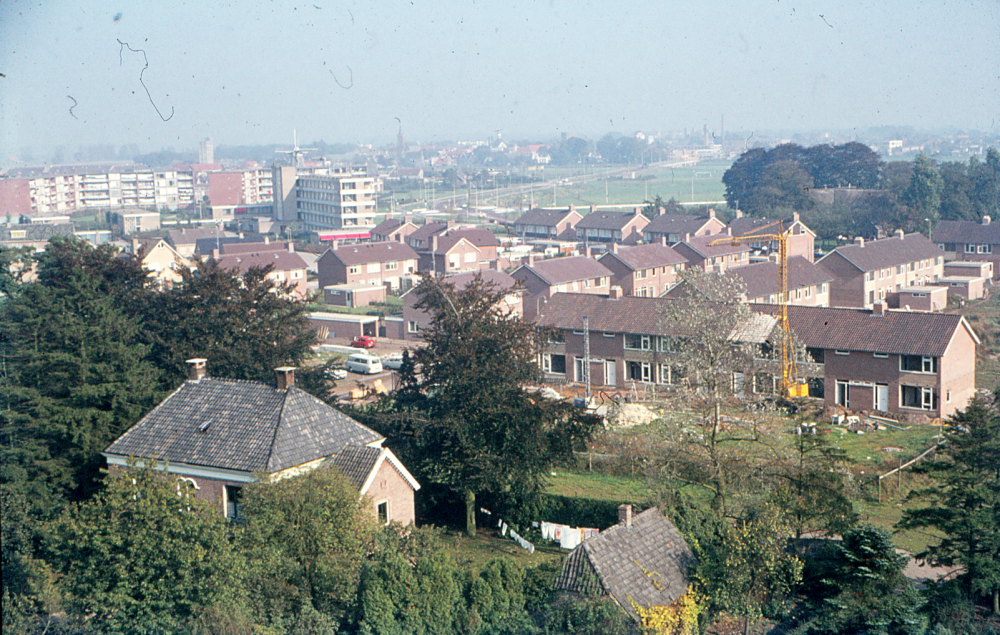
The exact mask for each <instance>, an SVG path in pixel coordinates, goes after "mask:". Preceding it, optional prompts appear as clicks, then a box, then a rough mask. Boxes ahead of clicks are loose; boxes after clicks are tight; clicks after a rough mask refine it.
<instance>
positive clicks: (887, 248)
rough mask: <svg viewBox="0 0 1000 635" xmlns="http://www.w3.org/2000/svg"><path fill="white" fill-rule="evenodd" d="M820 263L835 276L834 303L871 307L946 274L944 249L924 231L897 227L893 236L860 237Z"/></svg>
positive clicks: (818, 263) (832, 252) (929, 284)
mask: <svg viewBox="0 0 1000 635" xmlns="http://www.w3.org/2000/svg"><path fill="white" fill-rule="evenodd" d="M816 264H817V265H819V266H820V267H822V268H823V269H825V270H826V271H827V272H829V273H830V275H831V276H833V282H832V283H830V306H839V307H860V308H871V307H872V306H874V305H875V304H876V303H877V302H883V301H886V300H890V301H891V300H893V298H892V297H891V296H892V295H893V294H895V293H897V292H899V291H900V290H901V289H903V288H904V287H914V286H932V285H933V283H935V282H937V281H938V279H939V278H940V277H941V276H942V275H944V251H942V250H941V248H940V247H938V246H937V245H935V244H934V243H932V242H931V241H930V240H928V239H927V237H926V236H924V235H922V234H917V233H913V234H904V233H903V231H902V230H899V229H897V230H896V232H895V234H894V235H893V236H892V238H883V239H881V240H872V241H867V242H866V241H865V239H864V238H861V237H860V236H859V237H857V238H855V239H854V244H853V245H841V246H840V247H837V248H836V249H834V250H833V251H831V252H830V253H828V254H827V255H825V256H823V257H822V258H821V259H820V260H819V261H817V262H816Z"/></svg>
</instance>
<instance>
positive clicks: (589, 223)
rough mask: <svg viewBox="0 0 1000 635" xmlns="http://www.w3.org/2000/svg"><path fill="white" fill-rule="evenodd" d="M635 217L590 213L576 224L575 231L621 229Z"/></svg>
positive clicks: (621, 214)
mask: <svg viewBox="0 0 1000 635" xmlns="http://www.w3.org/2000/svg"><path fill="white" fill-rule="evenodd" d="M640 216H641V214H640ZM635 217H636V214H635V213H627V212H591V213H589V214H587V215H586V216H584V217H583V218H582V219H581V220H580V222H579V223H577V224H576V228H577V229H621V228H622V227H625V226H626V225H628V224H629V222H631V221H632V220H634V219H635Z"/></svg>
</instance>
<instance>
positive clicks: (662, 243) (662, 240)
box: [660, 234, 667, 247]
mask: <svg viewBox="0 0 1000 635" xmlns="http://www.w3.org/2000/svg"><path fill="white" fill-rule="evenodd" d="M660 244H661V245H663V246H664V247H666V246H667V235H666V234H663V235H662V236H660Z"/></svg>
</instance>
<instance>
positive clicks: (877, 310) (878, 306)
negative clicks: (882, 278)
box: [872, 302, 885, 315]
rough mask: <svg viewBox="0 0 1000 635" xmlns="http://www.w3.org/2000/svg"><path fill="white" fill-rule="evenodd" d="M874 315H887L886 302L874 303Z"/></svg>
mask: <svg viewBox="0 0 1000 635" xmlns="http://www.w3.org/2000/svg"><path fill="white" fill-rule="evenodd" d="M872 315H885V303H884V302H876V303H875V304H873V305H872Z"/></svg>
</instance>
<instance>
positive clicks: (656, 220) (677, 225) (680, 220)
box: [643, 214, 710, 236]
mask: <svg viewBox="0 0 1000 635" xmlns="http://www.w3.org/2000/svg"><path fill="white" fill-rule="evenodd" d="M709 220H710V217H708V216H692V215H689V214H660V215H659V216H655V217H653V219H652V220H651V221H649V224H648V225H646V228H645V229H643V232H645V233H647V234H680V235H681V236H683V235H684V234H692V235H694V234H695V233H696V232H698V230H700V229H701V228H702V227H704V226H705V223H707V222H708V221H709Z"/></svg>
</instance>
